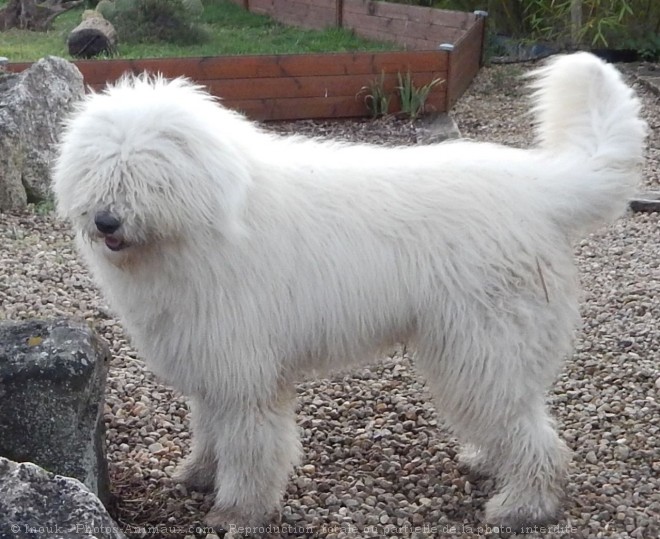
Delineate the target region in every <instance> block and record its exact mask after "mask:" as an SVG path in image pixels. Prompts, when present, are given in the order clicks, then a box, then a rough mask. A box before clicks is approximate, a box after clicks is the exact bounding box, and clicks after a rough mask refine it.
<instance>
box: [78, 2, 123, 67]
mask: <svg viewBox="0 0 660 539" xmlns="http://www.w3.org/2000/svg"><path fill="white" fill-rule="evenodd" d="M67 45H68V47H69V54H70V55H71V56H74V57H76V58H93V57H94V56H98V55H99V54H104V53H105V54H109V55H112V54H114V53H115V51H116V49H117V32H116V31H115V28H114V26H112V24H111V23H110V22H108V21H107V20H105V19H104V18H103V15H101V14H100V13H99V12H97V11H93V10H89V11H85V13H84V14H83V20H82V22H81V23H80V24H79V25H78V26H76V27H75V28H74V29H73V30H71V33H70V34H69V38H68V40H67Z"/></svg>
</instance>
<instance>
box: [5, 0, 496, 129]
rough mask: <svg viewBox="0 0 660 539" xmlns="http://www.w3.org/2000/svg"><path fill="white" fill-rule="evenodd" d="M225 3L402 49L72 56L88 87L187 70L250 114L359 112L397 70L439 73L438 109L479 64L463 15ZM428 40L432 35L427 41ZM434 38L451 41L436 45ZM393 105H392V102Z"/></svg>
mask: <svg viewBox="0 0 660 539" xmlns="http://www.w3.org/2000/svg"><path fill="white" fill-rule="evenodd" d="M232 1H235V2H236V3H239V4H242V5H244V6H245V5H247V6H248V7H249V9H251V10H252V11H255V12H261V13H268V14H269V15H271V16H274V17H275V18H277V19H278V20H282V21H285V22H287V23H291V22H296V23H297V24H301V25H308V26H314V27H321V26H322V25H326V26H329V25H337V24H342V25H343V26H345V27H347V28H351V29H354V31H355V32H356V33H360V34H362V35H365V36H368V37H373V38H377V39H384V38H385V34H387V35H388V36H389V37H392V36H395V37H396V39H397V40H400V43H401V44H402V46H404V47H406V48H408V49H409V50H406V51H401V52H375V53H327V54H300V55H298V54H290V55H259V56H219V57H204V58H160V59H139V60H80V61H76V62H75V64H76V65H77V66H78V68H79V69H80V71H81V72H82V74H83V77H84V79H85V82H86V84H87V85H89V86H90V87H91V88H92V89H94V90H100V89H102V88H103V87H104V86H105V85H106V84H108V83H111V82H113V81H115V80H117V79H118V78H119V77H120V76H121V75H122V74H124V73H126V72H128V73H140V72H143V71H149V72H154V73H157V72H158V73H162V74H163V75H164V76H166V77H178V76H186V77H188V78H190V79H192V80H194V81H196V82H198V83H199V84H202V85H204V86H206V87H207V88H208V89H209V91H210V92H211V93H212V94H213V95H215V96H218V97H220V98H222V100H223V103H224V104H225V105H226V106H228V107H230V108H233V109H236V110H240V111H242V112H244V113H245V114H247V115H248V116H249V117H251V118H253V119H257V120H292V119H303V118H342V117H344V118H345V117H359V116H365V115H367V114H368V109H367V106H366V104H365V99H364V98H365V92H364V90H363V89H364V87H365V86H368V85H369V83H370V82H371V81H373V80H374V79H375V78H377V77H380V76H381V74H384V81H385V84H384V86H385V89H386V91H388V92H390V93H392V94H394V93H395V86H396V84H397V74H398V73H402V74H403V73H407V72H410V73H411V76H412V80H413V82H414V84H415V85H416V86H418V87H419V86H422V85H425V84H428V83H429V82H430V81H431V80H433V79H435V78H440V79H441V80H442V81H443V83H442V84H440V85H438V86H436V87H435V88H434V89H433V91H432V92H431V94H430V95H429V98H428V101H427V105H428V108H429V109H430V110H435V111H438V112H444V111H447V110H449V108H451V106H453V104H454V103H455V102H456V100H457V99H458V98H459V97H460V95H462V93H463V92H464V91H465V89H466V88H467V87H468V85H469V84H470V82H471V80H472V79H473V78H474V76H475V74H476V73H477V71H478V70H479V67H480V65H481V56H482V47H483V36H484V24H485V21H484V18H483V17H480V16H477V15H474V14H471V13H460V12H449V11H439V10H433V9H428V8H413V7H411V6H404V5H399V4H386V3H384V2H367V1H364V0H343V1H339V0H247V1H246V0H232ZM338 6H340V7H341V9H339V8H338ZM420 10H423V11H420ZM431 12H432V15H431ZM436 12H437V13H436ZM287 17H288V18H287ZM293 19H295V20H293ZM442 21H444V23H442ZM443 24H444V25H443ZM358 28H359V29H360V30H359V31H358ZM434 36H437V39H436V38H435V37H434ZM429 43H433V47H432V48H431V46H430V45H429ZM439 43H447V44H449V45H450V46H449V47H445V50H438V44H439ZM411 49H414V50H411ZM424 49H429V50H424ZM29 65H30V64H29V63H10V64H9V66H8V69H9V70H10V71H14V72H18V71H22V70H23V69H25V68H26V67H28V66H29ZM393 105H394V108H393V111H396V110H397V109H396V107H397V105H398V104H397V103H396V102H395V103H393Z"/></svg>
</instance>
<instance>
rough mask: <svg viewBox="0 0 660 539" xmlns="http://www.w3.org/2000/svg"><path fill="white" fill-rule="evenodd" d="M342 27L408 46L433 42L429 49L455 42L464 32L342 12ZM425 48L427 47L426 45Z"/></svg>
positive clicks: (434, 25) (428, 24)
mask: <svg viewBox="0 0 660 539" xmlns="http://www.w3.org/2000/svg"><path fill="white" fill-rule="evenodd" d="M344 27H345V28H348V29H350V30H353V31H354V32H355V33H356V34H358V35H360V36H364V37H369V38H372V39H381V40H382V39H385V40H387V41H393V42H395V43H401V44H405V45H408V46H410V44H411V43H414V42H415V41H421V42H425V43H426V42H430V43H433V46H432V47H430V48H431V50H432V49H436V48H437V47H438V45H440V44H441V43H455V42H457V41H458V40H459V39H460V38H461V37H462V36H463V34H464V31H463V30H460V29H457V28H450V27H446V26H438V25H436V24H434V23H432V22H429V21H426V22H420V23H417V22H411V21H404V20H400V19H388V18H385V17H375V16H371V15H367V14H358V13H344ZM426 49H427V50H428V49H429V47H428V45H426Z"/></svg>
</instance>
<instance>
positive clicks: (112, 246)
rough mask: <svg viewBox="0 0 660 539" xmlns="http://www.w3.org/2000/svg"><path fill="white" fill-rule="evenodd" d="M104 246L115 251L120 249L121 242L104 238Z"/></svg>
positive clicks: (107, 237)
mask: <svg viewBox="0 0 660 539" xmlns="http://www.w3.org/2000/svg"><path fill="white" fill-rule="evenodd" d="M105 244H106V245H107V246H108V248H109V249H113V250H115V249H119V247H121V240H119V239H117V238H114V237H112V236H106V238H105Z"/></svg>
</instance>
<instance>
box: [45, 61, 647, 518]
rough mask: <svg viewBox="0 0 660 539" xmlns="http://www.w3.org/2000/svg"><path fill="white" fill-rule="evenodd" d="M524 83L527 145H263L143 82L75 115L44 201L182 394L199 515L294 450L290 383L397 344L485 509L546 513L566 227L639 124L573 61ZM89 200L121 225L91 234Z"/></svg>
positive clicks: (281, 140) (243, 504)
mask: <svg viewBox="0 0 660 539" xmlns="http://www.w3.org/2000/svg"><path fill="white" fill-rule="evenodd" d="M534 78H535V83H534V85H535V87H536V92H535V94H534V97H533V102H534V108H535V111H536V117H537V123H538V144H537V146H536V147H535V148H534V149H530V150H519V149H514V148H509V147H504V146H498V145H493V144H483V143H474V142H467V141H460V142H451V143H445V144H438V145H432V146H421V147H410V148H383V147H377V146H369V145H352V144H340V143H334V142H322V141H317V140H306V139H303V138H297V137H280V136H276V135H272V134H268V133H265V132H263V131H261V130H260V129H259V128H258V127H257V126H256V125H255V124H253V123H251V122H249V121H247V120H246V119H245V118H243V117H242V116H240V115H238V114H236V113H233V112H231V111H229V110H227V109H225V108H223V107H222V106H220V105H219V104H218V103H216V102H215V101H214V100H213V99H212V98H210V97H209V96H208V95H207V94H206V93H204V91H202V89H200V88H199V87H195V86H193V85H192V84H190V83H189V82H187V81H185V80H175V81H171V82H169V81H165V80H162V79H160V78H157V79H150V78H146V77H141V78H127V79H125V80H123V81H121V82H120V83H118V84H117V85H115V86H113V87H111V88H109V89H108V90H106V91H105V92H104V93H102V94H93V95H90V96H89V97H88V98H87V99H86V100H85V102H84V103H83V105H82V107H81V108H80V110H79V111H78V112H77V113H76V114H75V115H74V116H73V118H72V119H71V121H70V123H69V124H68V126H67V128H66V132H65V135H64V138H63V143H62V145H61V154H60V156H59V160H58V162H57V165H56V167H55V175H54V191H55V193H56V197H57V202H58V208H59V211H60V213H61V215H62V216H64V217H66V218H68V219H70V221H71V222H72V223H73V226H74V228H75V230H76V232H77V238H78V245H79V248H80V251H81V252H82V254H83V255H84V257H85V259H86V261H87V262H88V263H89V265H90V267H91V269H92V272H93V274H94V276H95V278H96V280H97V282H98V284H99V285H100V287H101V289H102V290H103V292H104V293H105V295H106V297H107V299H108V300H109V301H110V302H111V304H112V306H113V307H114V308H115V309H116V311H117V313H119V315H120V316H121V319H122V321H123V323H124V325H125V327H126V329H127V330H128V332H129V333H130V335H131V337H132V339H133V342H134V344H135V346H136V347H137V349H138V350H139V352H140V353H141V355H142V356H143V357H144V358H145V360H146V362H147V365H148V366H149V368H150V369H152V370H153V371H154V372H155V373H156V374H157V375H159V376H161V377H162V378H163V379H164V380H165V381H166V382H167V383H169V384H171V385H172V386H174V387H175V388H177V389H178V390H180V391H181V392H183V393H184V394H186V395H188V396H190V398H191V401H192V405H193V417H192V419H193V433H194V438H193V449H192V454H191V455H190V457H189V458H188V459H187V461H186V462H185V463H184V464H183V465H182V467H181V469H180V474H179V475H180V478H181V479H182V480H183V481H185V482H186V483H188V484H189V485H192V486H197V487H209V486H213V487H214V489H215V505H214V508H213V510H212V511H211V513H209V516H208V522H209V523H210V524H214V525H222V524H225V525H226V524H227V523H235V524H244V525H245V524H247V525H254V524H258V523H260V522H262V521H263V519H264V518H266V517H267V515H268V514H269V513H270V512H272V511H273V510H276V509H277V508H278V507H279V504H280V501H281V496H282V492H283V490H284V489H285V485H286V481H287V476H288V475H289V473H290V472H291V470H292V467H293V465H294V464H295V463H296V462H297V461H298V458H299V453H300V448H299V441H298V433H297V428H296V423H295V417H294V398H295V389H294V384H295V383H296V382H297V381H299V380H301V378H303V377H305V376H310V375H311V376H316V375H317V374H318V373H321V374H323V373H327V372H328V371H333V370H337V369H342V368H344V367H346V366H347V365H349V364H353V363H359V362H369V361H372V360H373V359H374V358H376V357H378V356H379V354H381V353H382V351H383V350H384V349H387V348H388V347H390V346H392V345H393V344H394V343H397V342H406V343H408V345H409V347H411V348H412V349H413V350H414V351H415V363H416V367H417V369H418V370H419V372H420V373H421V376H422V377H423V378H424V380H425V381H426V382H427V384H428V387H429V390H430V391H431V393H432V394H433V396H434V398H435V404H436V406H437V410H438V413H439V414H440V415H441V416H442V417H443V418H444V419H445V420H446V421H447V423H448V424H450V425H451V426H452V427H453V430H454V432H455V434H456V435H457V436H458V437H459V438H460V439H461V440H463V441H464V442H465V443H466V444H467V445H468V451H466V454H465V459H466V460H467V461H469V462H470V463H471V464H472V465H474V466H476V467H478V468H479V469H481V470H482V471H485V472H490V473H492V474H494V475H495V476H496V479H497V481H498V485H499V492H498V493H497V494H496V495H495V496H494V497H493V498H492V499H491V500H490V501H489V502H488V504H487V507H486V516H487V519H488V520H489V521H490V522H492V523H494V524H499V525H509V526H520V525H522V524H531V523H539V522H545V521H548V520H550V519H553V518H555V517H556V516H557V511H558V508H559V507H560V502H561V497H562V484H563V482H564V479H565V472H566V467H567V460H568V455H569V453H568V450H567V448H566V446H565V445H564V443H563V442H562V441H560V439H559V438H558V437H557V434H556V433H555V431H554V429H553V426H552V421H551V419H550V417H549V416H548V413H547V411H546V408H545V405H544V396H545V393H546V390H547V389H548V388H549V387H550V385H551V384H552V382H553V380H554V379H555V377H556V376H557V373H558V371H559V369H560V367H561V360H562V358H563V357H564V356H566V355H567V354H569V353H570V352H571V341H572V336H573V333H574V329H575V327H576V324H577V323H578V318H579V317H578V309H577V298H578V290H577V286H576V282H577V279H576V269H575V265H574V262H573V250H572V245H571V241H572V240H573V239H574V238H579V237H582V236H584V235H585V234H586V233H588V232H589V231H590V230H592V229H594V228H595V227H597V226H599V225H602V224H604V223H607V222H608V221H611V220H612V219H614V218H616V217H617V216H619V215H621V214H622V213H623V212H624V211H625V209H626V204H627V200H628V197H629V196H630V194H631V193H632V192H633V191H634V189H635V186H636V185H637V183H638V180H639V176H640V164H641V162H642V153H643V140H644V136H645V126H644V124H643V122H642V121H641V120H640V105H639V102H638V100H637V99H636V98H635V97H634V95H633V92H632V91H631V90H630V89H629V88H628V87H627V86H626V85H625V84H624V82H623V81H622V78H621V76H620V74H619V73H618V72H617V71H616V69H615V68H613V67H611V66H609V65H607V64H605V63H603V62H602V61H600V60H598V59H596V58H595V57H593V56H591V55H588V54H586V53H580V54H575V55H571V56H565V57H559V58H556V59H554V60H552V61H551V62H550V63H549V64H548V65H547V66H546V67H544V68H542V69H540V70H538V71H537V72H536V73H535V74H534ZM99 212H109V213H110V214H111V215H113V216H115V217H116V218H117V219H118V221H119V222H120V223H121V226H120V228H119V229H118V230H117V231H116V232H114V233H112V234H107V233H106V234H102V233H100V232H99V231H98V230H97V228H96V227H95V223H94V219H95V216H96V215H97V214H98V213H99ZM113 249H114V250H113Z"/></svg>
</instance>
